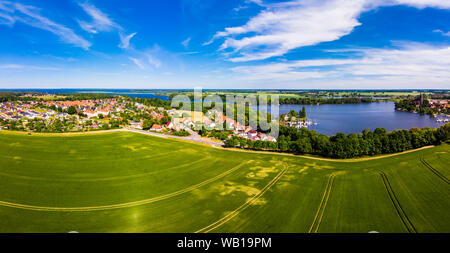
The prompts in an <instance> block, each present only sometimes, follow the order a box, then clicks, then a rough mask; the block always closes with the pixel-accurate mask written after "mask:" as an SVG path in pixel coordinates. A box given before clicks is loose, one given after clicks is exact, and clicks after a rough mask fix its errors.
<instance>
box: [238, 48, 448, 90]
mask: <svg viewBox="0 0 450 253" xmlns="http://www.w3.org/2000/svg"><path fill="white" fill-rule="evenodd" d="M343 52H347V53H349V54H353V55H352V56H356V57H352V58H350V59H348V58H347V59H316V60H298V61H291V62H281V63H274V64H264V65H253V66H239V67H235V68H232V71H233V72H235V73H237V74H238V76H240V77H241V78H242V79H245V80H253V81H255V80H256V81H262V80H272V81H273V80H276V81H299V80H311V79H317V80H322V81H323V80H326V79H329V80H332V81H331V82H333V81H335V80H384V81H392V84H395V81H400V80H401V81H402V82H406V81H418V80H422V81H426V82H427V83H433V82H450V72H449V71H448V70H449V69H450V47H433V46H429V45H424V44H410V45H404V46H403V47H401V48H397V49H349V50H340V53H343ZM361 84H363V83H361Z"/></svg>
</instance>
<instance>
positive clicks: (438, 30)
mask: <svg viewBox="0 0 450 253" xmlns="http://www.w3.org/2000/svg"><path fill="white" fill-rule="evenodd" d="M433 32H435V33H440V34H442V35H443V36H446V37H450V31H448V32H444V31H442V30H440V29H436V30H434V31H433Z"/></svg>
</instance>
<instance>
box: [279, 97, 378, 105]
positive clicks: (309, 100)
mask: <svg viewBox="0 0 450 253" xmlns="http://www.w3.org/2000/svg"><path fill="white" fill-rule="evenodd" d="M279 101H280V104H298V105H315V104H361V103H373V102H378V101H382V100H374V99H372V98H371V97H367V98H357V97H343V98H320V97H280V100H279Z"/></svg>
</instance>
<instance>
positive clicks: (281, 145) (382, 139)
mask: <svg viewBox="0 0 450 253" xmlns="http://www.w3.org/2000/svg"><path fill="white" fill-rule="evenodd" d="M279 131H280V132H279V137H278V140H277V142H268V141H259V140H258V141H250V140H247V139H244V138H239V137H237V136H233V137H232V138H230V139H227V140H226V141H225V145H226V146H231V147H241V148H249V149H254V150H273V151H281V152H287V153H294V154H312V155H320V156H324V157H330V158H338V159H344V158H354V157H361V156H374V155H380V154H390V153H397V152H403V151H406V150H410V149H416V148H420V147H424V146H428V145H438V144H440V143H443V142H448V141H449V140H450V123H449V124H445V125H442V126H441V127H439V128H436V129H433V128H429V127H426V128H422V129H418V128H412V129H410V130H394V131H392V132H387V131H386V129H385V128H376V129H375V130H374V131H370V130H369V129H366V130H364V131H363V132H361V133H359V134H355V133H351V134H347V135H346V134H344V133H337V134H336V135H333V136H327V135H324V134H318V133H317V132H316V131H314V130H308V129H306V128H302V129H300V130H297V129H296V128H293V127H285V126H282V125H280V128H279Z"/></svg>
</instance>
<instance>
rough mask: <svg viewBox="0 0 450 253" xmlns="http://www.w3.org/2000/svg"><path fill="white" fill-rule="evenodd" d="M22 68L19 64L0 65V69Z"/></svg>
mask: <svg viewBox="0 0 450 253" xmlns="http://www.w3.org/2000/svg"><path fill="white" fill-rule="evenodd" d="M22 68H24V66H23V65H19V64H5V65H0V69H22Z"/></svg>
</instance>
